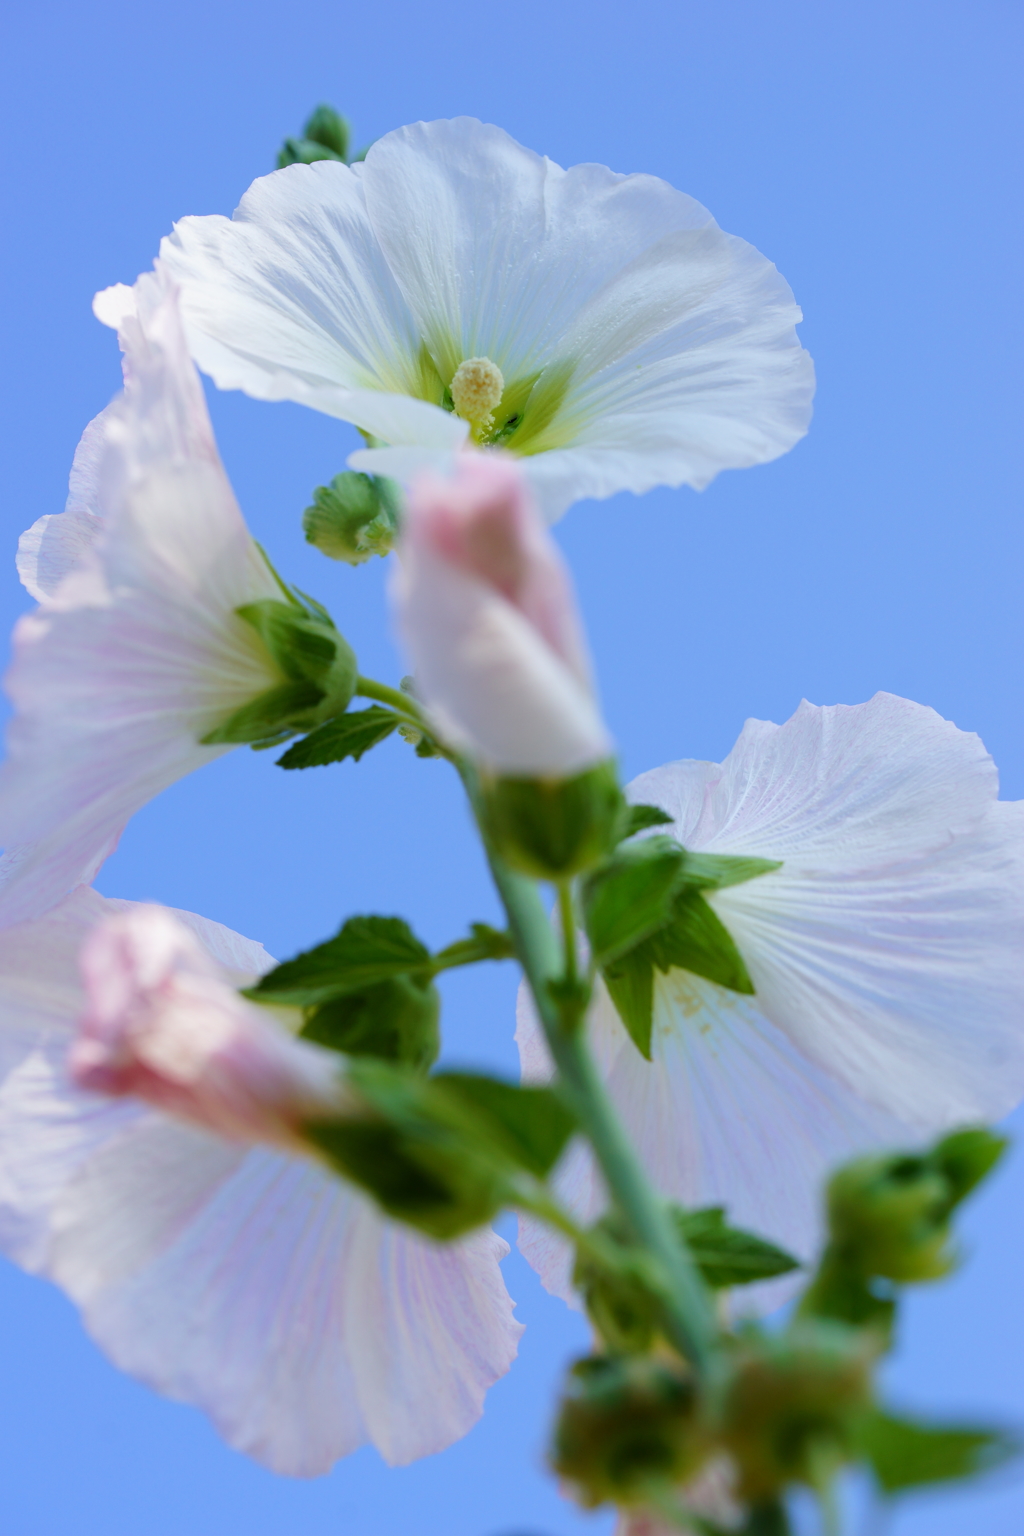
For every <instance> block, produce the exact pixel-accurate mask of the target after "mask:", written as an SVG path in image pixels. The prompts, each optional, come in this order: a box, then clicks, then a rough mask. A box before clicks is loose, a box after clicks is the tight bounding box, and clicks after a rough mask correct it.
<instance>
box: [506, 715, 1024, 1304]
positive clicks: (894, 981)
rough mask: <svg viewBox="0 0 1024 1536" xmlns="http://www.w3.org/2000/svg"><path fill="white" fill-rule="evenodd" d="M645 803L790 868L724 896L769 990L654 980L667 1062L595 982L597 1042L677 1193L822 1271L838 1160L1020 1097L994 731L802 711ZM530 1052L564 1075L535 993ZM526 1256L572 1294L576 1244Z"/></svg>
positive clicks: (1009, 832)
mask: <svg viewBox="0 0 1024 1536" xmlns="http://www.w3.org/2000/svg"><path fill="white" fill-rule="evenodd" d="M627 793H628V795H629V798H630V799H631V800H633V801H634V802H637V803H644V804H652V805H657V806H659V807H661V808H662V809H663V810H665V811H667V812H668V813H669V814H670V815H671V816H672V818H673V821H674V826H673V827H671V828H667V829H665V830H668V831H671V832H672V833H673V834H674V835H675V836H676V837H677V838H678V840H679V841H680V842H681V843H682V844H683V846H684V847H686V848H688V849H691V850H693V851H695V852H700V853H711V854H729V855H745V856H753V857H760V858H765V859H775V860H781V861H782V867H781V868H780V869H777V870H775V871H773V872H772V873H769V874H764V875H761V876H759V877H758V878H756V879H753V880H749V881H747V882H746V883H744V884H740V885H735V886H732V887H728V888H725V889H721V890H717V891H713V892H711V893H709V894H708V900H709V901H710V903H711V905H712V907H713V908H714V910H715V911H716V913H717V914H718V916H719V917H720V918H721V920H722V921H723V923H724V924H725V925H726V927H727V928H728V930H729V932H730V933H731V935H732V937H733V939H734V940H735V942H736V944H737V946H738V948H739V951H740V954H741V955H742V957H743V959H744V961H745V962H746V966H747V970H748V972H749V974H750V977H751V979H752V981H753V983H754V987H755V995H754V996H753V997H747V996H741V995H740V994H738V993H736V992H730V991H726V990H725V989H723V988H722V987H719V986H716V985H715V984H714V983H713V982H710V981H706V980H703V979H702V978H700V977H698V976H694V975H690V974H689V973H687V972H685V971H682V970H670V971H669V972H668V973H667V974H664V975H662V974H660V973H657V972H656V973H655V993H654V1024H653V1033H652V1058H653V1059H652V1060H651V1061H647V1060H645V1059H644V1057H643V1056H641V1054H640V1052H639V1051H638V1050H637V1049H636V1047H635V1046H634V1045H633V1043H632V1041H631V1040H630V1038H629V1036H628V1035H627V1033H626V1031H625V1029H624V1027H623V1025H622V1024H621V1022H620V1020H619V1017H618V1015H617V1013H616V1012H615V1010H614V1008H613V1006H612V1004H611V1002H610V999H609V998H608V995H607V993H606V992H605V991H604V989H603V988H601V989H600V990H599V995H598V999H597V1002H596V1004H595V1006H594V1008H593V1012H592V1017H591V1020H590V1031H591V1039H592V1043H593V1046H594V1049H595V1051H596V1054H597V1057H598V1060H599V1062H600V1066H601V1070H602V1072H603V1074H604V1076H605V1078H606V1080H607V1082H608V1086H609V1089H610V1091H611V1094H612V1097H613V1098H614V1100H615V1103H616V1105H617V1106H618V1109H619V1111H620V1113H621V1115H622V1117H623V1119H624V1121H625V1123H626V1126H627V1127H628V1129H629V1131H630V1132H631V1134H632V1136H633V1137H634V1138H635V1140H636V1144H637V1146H638V1148H639V1150H640V1153H641V1155H642V1157H643V1159H644V1162H645V1164H646V1165H647V1167H648V1169H649V1170H650V1172H651V1174H652V1176H653V1177H654V1179H655V1180H656V1182H657V1185H658V1187H659V1188H660V1189H661V1190H662V1191H663V1192H664V1193H665V1194H666V1195H667V1196H670V1197H671V1198H673V1199H675V1200H677V1201H679V1202H681V1203H682V1204H684V1205H687V1206H691V1207H692V1206H703V1205H711V1204H724V1205H726V1206H727V1207H728V1210H729V1214H730V1217H731V1218H732V1220H733V1221H734V1222H735V1223H737V1224H738V1225H741V1226H745V1227H748V1228H750V1229H753V1230H755V1231H758V1232H762V1233H765V1234H766V1235H768V1236H770V1237H771V1238H774V1239H775V1240H776V1241H777V1242H780V1243H782V1244H783V1245H784V1246H786V1247H787V1248H789V1249H790V1250H791V1251H792V1252H794V1253H795V1254H797V1255H798V1256H800V1257H804V1258H807V1257H810V1256H811V1255H812V1254H813V1252H814V1249H815V1247H816V1244H817V1241H818V1234H819V1216H818V1203H819V1199H820V1188H821V1183H822V1179H823V1177H824V1175H825V1173H826V1171H827V1170H828V1169H829V1168H830V1167H831V1166H832V1165H834V1164H835V1163H836V1162H838V1161H840V1160H841V1159H843V1158H845V1157H848V1156H850V1155H852V1154H853V1153H854V1152H856V1151H857V1150H860V1149H862V1148H865V1147H869V1146H874V1145H888V1146H901V1145H906V1144H914V1143H916V1142H920V1141H921V1140H922V1139H924V1138H925V1137H927V1136H931V1135H934V1134H935V1133H936V1132H939V1131H942V1130H944V1129H946V1128H948V1127H950V1126H955V1125H958V1124H962V1123H965V1122H974V1121H979V1120H992V1119H995V1118H998V1117H999V1116H1001V1115H1003V1114H1005V1113H1006V1112H1007V1111H1008V1110H1010V1109H1011V1108H1012V1107H1013V1106H1014V1105H1015V1104H1017V1103H1018V1101H1019V1100H1020V1098H1021V1096H1022V1094H1024V803H1021V802H1014V803H1006V802H1002V801H999V800H998V799H997V798H996V797H997V793H998V783H997V776H996V770H995V767H994V765H993V763H992V761H991V759H990V758H989V756H988V754H987V753H986V751H985V749H984V747H983V745H982V743H981V742H980V740H979V739H978V737H977V736H974V735H970V734H968V733H966V732H963V731H959V730H957V729H956V727H955V726H953V725H951V724H950V723H949V722H948V721H945V720H943V719H942V718H941V717H940V716H939V715H937V714H936V713H935V712H934V711H933V710H931V709H926V708H925V707H923V706H922V705H919V704H912V703H910V702H908V701H907V700H905V699H899V698H894V697H893V696H892V695H890V694H877V695H876V696H875V698H873V699H872V700H871V701H870V703H867V704H861V705H856V706H854V707H846V706H835V707H831V708H826V709H820V708H817V707H815V706H813V705H810V704H807V703H804V704H802V705H801V706H800V708H799V709H798V710H797V712H796V714H795V715H793V717H792V718H791V719H790V720H789V721H787V723H786V724H785V725H782V726H778V725H772V724H769V723H768V722H766V721H761V720H750V721H748V722H747V724H746V726H745V727H744V729H743V732H742V734H741V735H740V738H739V741H738V742H737V744H736V746H735V747H734V748H733V750H732V752H731V753H730V754H729V756H728V757H727V758H726V760H725V762H724V763H722V764H716V763H702V762H678V763H669V764H668V765H667V766H666V767H664V768H657V769H655V770H654V771H653V772H651V773H645V774H642V775H641V776H640V777H639V778H637V779H635V780H634V781H633V783H632V784H631V785H630V786H629V789H628V791H627ZM659 830H660V829H659ZM517 1038H518V1041H519V1047H520V1053H521V1058H522V1063H523V1070H524V1073H525V1074H526V1075H527V1076H528V1077H533V1078H544V1077H545V1076H546V1075H547V1073H548V1071H549V1067H548V1064H547V1060H546V1053H545V1050H544V1046H543V1041H542V1037H541V1036H540V1033H539V1029H538V1027H537V1024H536V1020H535V1018H534V1015H533V1012H532V1009H531V1007H530V1006H529V1003H528V1001H527V999H526V997H525V995H524V994H521V996H520V1006H519V1022H518V1030H517ZM560 1178H561V1180H562V1189H563V1193H564V1195H565V1198H566V1199H567V1200H568V1201H569V1203H570V1204H571V1205H572V1207H573V1208H574V1209H575V1210H576V1211H577V1212H578V1214H579V1215H580V1216H581V1217H583V1218H584V1219H588V1220H589V1219H590V1218H591V1217H593V1216H594V1215H596V1214H597V1213H598V1211H599V1210H600V1209H601V1207H602V1205H603V1201H604V1195H603V1192H602V1190H601V1188H600V1185H599V1182H598V1179H597V1176H596V1174H595V1171H594V1169H593V1166H592V1164H591V1163H590V1160H589V1158H588V1157H587V1156H586V1155H585V1154H584V1153H583V1152H582V1151H580V1150H579V1149H577V1150H575V1151H573V1152H572V1153H571V1154H570V1157H569V1159H568V1160H567V1162H566V1164H565V1166H564V1167H563V1169H562V1170H561V1173H560ZM522 1245H523V1248H524V1251H525V1252H526V1254H527V1257H528V1258H529V1259H530V1261H531V1262H532V1263H533V1264H534V1266H535V1267H536V1268H537V1269H538V1270H539V1272H540V1274H541V1277H542V1279H543V1280H544V1283H545V1284H546V1285H547V1286H548V1287H549V1289H552V1290H554V1291H556V1292H557V1293H558V1294H561V1295H563V1296H566V1297H567V1298H568V1297H569V1295H570V1294H571V1282H570V1278H569V1258H568V1255H567V1253H566V1251H565V1249H564V1246H563V1245H562V1244H561V1243H560V1241H558V1240H557V1239H554V1238H551V1237H549V1236H548V1235H547V1233H545V1232H541V1231H539V1230H538V1229H537V1228H536V1227H535V1226H534V1225H532V1224H530V1223H524V1227H523V1235H522ZM766 1294H769V1295H777V1294H778V1292H777V1291H774V1290H773V1291H768V1290H767V1288H766Z"/></svg>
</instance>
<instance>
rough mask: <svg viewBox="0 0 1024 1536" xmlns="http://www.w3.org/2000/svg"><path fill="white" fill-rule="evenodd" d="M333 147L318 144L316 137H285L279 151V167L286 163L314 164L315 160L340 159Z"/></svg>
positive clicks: (283, 166) (281, 167)
mask: <svg viewBox="0 0 1024 1536" xmlns="http://www.w3.org/2000/svg"><path fill="white" fill-rule="evenodd" d="M340 159H341V156H340V155H336V154H335V153H334V151H333V149H328V148H327V146H326V145H325V144H318V143H317V142H316V141H315V140H314V139H285V141H284V143H283V144H282V145H281V148H280V149H279V150H278V152H277V169H278V170H279V171H283V170H284V168H285V166H286V165H312V164H313V162H314V160H340Z"/></svg>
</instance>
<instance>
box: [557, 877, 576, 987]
mask: <svg viewBox="0 0 1024 1536" xmlns="http://www.w3.org/2000/svg"><path fill="white" fill-rule="evenodd" d="M558 916H559V920H560V922H561V927H562V953H563V954H564V955H565V979H566V981H568V982H570V983H571V982H574V981H575V980H576V913H575V911H574V910H573V902H572V883H571V882H570V881H569V880H559V882H558Z"/></svg>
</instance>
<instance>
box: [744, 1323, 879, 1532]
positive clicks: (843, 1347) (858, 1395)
mask: <svg viewBox="0 0 1024 1536" xmlns="http://www.w3.org/2000/svg"><path fill="white" fill-rule="evenodd" d="M877 1352H878V1342H877V1340H876V1339H875V1338H874V1336H873V1335H872V1334H870V1333H864V1332H861V1331H859V1330H857V1329H852V1328H845V1327H843V1326H841V1325H840V1324H838V1323H824V1322H814V1323H809V1322H808V1323H800V1324H798V1325H797V1326H796V1327H794V1328H793V1329H791V1330H790V1331H789V1332H787V1333H783V1334H778V1335H764V1334H755V1333H751V1334H748V1335H747V1336H746V1337H745V1338H744V1339H743V1340H742V1342H741V1343H740V1344H739V1346H738V1347H737V1351H736V1355H735V1357H734V1359H733V1361H732V1363H731V1370H730V1374H729V1377H728V1379H727V1381H726V1383H725V1386H724V1388H723V1391H722V1399H721V1404H720V1419H721V1422H720V1427H719V1434H720V1438H721V1441H722V1443H723V1444H724V1446H725V1448H726V1449H727V1450H728V1452H729V1453H730V1455H731V1456H732V1457H733V1458H734V1459H735V1461H736V1464H737V1466H738V1468H739V1484H738V1492H739V1494H740V1496H741V1497H742V1498H744V1499H747V1500H749V1501H751V1502H752V1503H755V1504H756V1503H758V1502H759V1501H761V1500H767V1499H770V1498H771V1497H772V1496H773V1495H774V1494H776V1493H777V1492H779V1491H780V1490H781V1489H782V1488H784V1487H785V1486H786V1485H787V1484H789V1483H803V1484H805V1485H806V1486H808V1487H811V1488H815V1489H819V1490H821V1489H822V1488H823V1487H824V1486H825V1485H827V1483H828V1482H830V1481H831V1479H832V1477H833V1476H834V1474H835V1472H836V1471H837V1470H838V1469H839V1468H840V1467H841V1466H842V1465H843V1464H844V1463H845V1462H847V1461H849V1460H850V1459H851V1458H852V1457H853V1455H854V1454H855V1444H854V1438H855V1428H856V1422H857V1420H858V1417H859V1415H860V1414H861V1413H862V1412H863V1411H864V1409H866V1408H867V1407H868V1406H869V1405H870V1402H871V1373H872V1368H873V1366H874V1363H875V1359H876V1356H877Z"/></svg>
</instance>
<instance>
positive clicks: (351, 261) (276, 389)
mask: <svg viewBox="0 0 1024 1536" xmlns="http://www.w3.org/2000/svg"><path fill="white" fill-rule="evenodd" d="M160 259H161V262H162V263H163V264H164V265H165V266H166V268H167V270H168V271H169V272H170V273H171V274H172V276H173V277H174V278H175V280H176V281H177V282H178V283H179V284H180V285H181V289H182V313H183V316H184V320H185V326H186V331H187V334H188V338H189V344H190V346H191V348H192V355H193V356H194V357H195V359H196V361H197V362H198V364H199V366H200V367H201V368H202V369H203V370H204V371H205V372H206V373H209V374H210V375H211V377H212V378H213V379H214V381H215V383H216V384H217V385H218V387H219V388H221V389H244V390H245V391H246V393H247V394H250V395H254V396H255V397H256V398H257V399H261V400H284V399H288V400H298V401H300V402H301V403H302V404H304V405H312V406H315V407H316V408H317V409H319V410H322V411H326V412H327V413H328V414H329V415H332V416H340V417H341V418H342V419H344V420H357V421H358V424H359V425H361V426H365V427H366V429H367V430H368V431H373V432H376V425H375V424H374V423H372V422H370V421H369V420H361V419H360V415H364V414H365V412H366V410H368V409H369V408H370V407H369V403H368V402H367V401H366V400H365V399H361V405H362V409H361V410H360V414H359V415H356V416H353V415H351V414H350V409H358V408H359V402H358V401H357V402H355V403H354V404H353V402H351V401H350V399H349V397H350V395H351V393H352V391H360V392H363V391H374V392H376V391H381V392H383V394H384V395H386V396H396V395H397V396H409V395H416V396H419V395H420V392H421V383H420V375H419V370H420V366H421V364H420V337H419V334H418V332H417V330H416V326H415V323H414V321H413V319H412V316H411V314H410V313H409V310H408V307H407V306H406V304H405V301H404V300H403V298H402V296H401V294H400V292H399V290H398V287H397V285H396V284H395V280H394V278H393V277H392V275H391V272H390V270H389V268H388V265H387V262H386V261H385V260H384V257H383V255H382V253H381V251H380V247H379V246H378V244H377V239H376V236H375V235H374V233H373V230H372V228H371V226H370V222H369V220H368V218H367V214H366V205H365V199H364V196H363V177H362V168H361V167H359V168H357V169H353V168H350V167H348V166H345V165H341V164H339V163H338V162H336V161H326V160H321V161H317V162H316V163H315V164H313V165H293V166H288V167H287V168H286V169H285V170H282V171H275V172H274V173H273V174H272V175H270V176H263V177H261V178H260V179H259V180H258V181H255V182H253V184H252V186H251V187H250V188H249V190H248V192H247V193H246V194H245V196H244V197H243V199H242V201H241V203H240V204H239V206H238V208H237V209H236V210H235V214H234V217H233V218H231V219H226V218H223V217H222V216H220V215H212V216H210V217H208V218H187V219H182V220H181V221H180V222H179V223H178V224H176V225H175V227H174V232H173V234H171V235H169V236H167V238H166V239H165V240H164V241H163V242H162V244H161V247H160ZM438 398H440V395H439V393H438ZM411 403H412V404H413V405H415V406H419V407H420V408H421V409H420V410H419V411H414V412H413V413H412V414H411V416H410V418H409V419H410V420H411V421H412V422H413V423H414V424H415V430H416V432H417V434H418V435H416V436H414V437H413V438H412V441H413V442H417V443H418V442H420V441H421V440H422V435H423V431H424V427H423V422H424V421H425V420H427V419H429V418H430V417H433V418H435V426H436V429H437V430H438V431H439V432H440V433H441V434H442V439H443V440H442V443H441V446H445V445H448V444H450V443H451V442H452V437H451V436H450V435H449V436H447V437H445V436H444V433H445V432H448V433H449V434H450V432H451V430H452V429H451V428H449V427H448V425H447V420H446V418H447V412H443V411H441V410H440V409H438V408H437V407H428V406H426V405H425V404H424V401H423V400H422V399H416V400H414V401H413V402H411ZM380 409H390V410H391V411H392V412H399V411H400V410H401V407H400V405H399V404H397V403H395V402H392V403H391V405H390V406H389V407H386V408H385V407H378V410H380ZM399 419H401V418H399ZM381 424H382V422H381V421H380V419H378V421H377V425H381ZM456 440H457V439H456Z"/></svg>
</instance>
